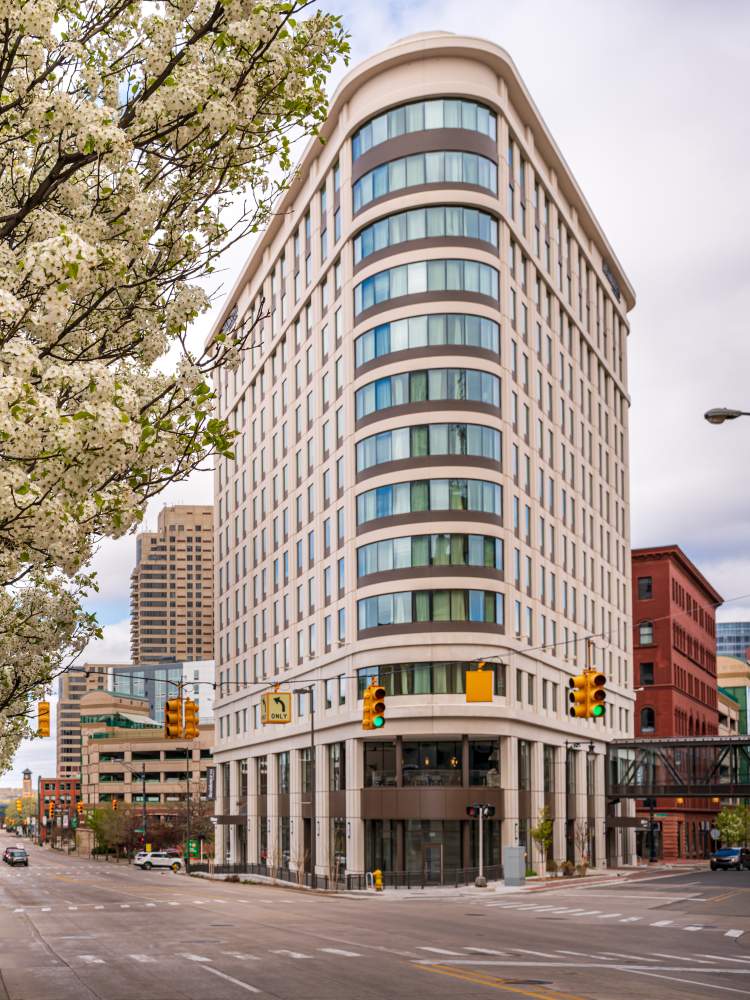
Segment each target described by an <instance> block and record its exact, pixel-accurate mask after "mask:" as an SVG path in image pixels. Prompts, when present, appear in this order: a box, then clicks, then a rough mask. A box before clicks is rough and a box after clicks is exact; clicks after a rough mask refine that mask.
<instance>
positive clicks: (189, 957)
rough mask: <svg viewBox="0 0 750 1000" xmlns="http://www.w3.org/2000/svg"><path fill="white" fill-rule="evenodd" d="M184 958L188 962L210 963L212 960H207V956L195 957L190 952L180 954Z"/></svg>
mask: <svg viewBox="0 0 750 1000" xmlns="http://www.w3.org/2000/svg"><path fill="white" fill-rule="evenodd" d="M180 954H181V955H182V957H183V958H186V959H187V960H188V962H210V961H211V959H210V958H206V956H205V955H193V954H192V953H191V952H189V951H183V952H180Z"/></svg>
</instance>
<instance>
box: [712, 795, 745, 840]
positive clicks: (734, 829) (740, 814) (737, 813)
mask: <svg viewBox="0 0 750 1000" xmlns="http://www.w3.org/2000/svg"><path fill="white" fill-rule="evenodd" d="M714 822H715V824H716V827H717V828H718V830H719V833H720V834H721V842H722V844H723V845H724V846H725V847H737V846H742V847H744V846H745V845H746V844H747V843H748V841H749V840H750V807H748V806H746V805H736V806H724V808H723V809H722V810H721V812H720V813H719V814H718V816H717V817H716V819H715V821H714Z"/></svg>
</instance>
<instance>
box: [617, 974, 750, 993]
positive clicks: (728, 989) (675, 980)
mask: <svg viewBox="0 0 750 1000" xmlns="http://www.w3.org/2000/svg"><path fill="white" fill-rule="evenodd" d="M627 971H628V972H629V973H630V974H631V975H634V976H651V978H652V979H668V980H669V981H670V982H672V983H689V984H690V985H691V986H703V987H704V988H705V987H706V985H707V984H706V983H702V982H701V981H700V980H698V979H678V977H677V976H661V975H659V974H658V973H657V972H651V971H648V972H646V971H645V969H628V970H627ZM711 989H712V990H723V991H724V992H725V993H741V994H742V995H743V996H750V992H748V990H736V989H734V988H733V987H731V986H719V985H718V983H714V984H713V986H712V987H711Z"/></svg>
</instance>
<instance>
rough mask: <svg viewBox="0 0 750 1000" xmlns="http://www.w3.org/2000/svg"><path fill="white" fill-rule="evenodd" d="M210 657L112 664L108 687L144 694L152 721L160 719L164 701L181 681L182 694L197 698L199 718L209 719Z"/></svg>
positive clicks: (211, 688)
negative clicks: (181, 661)
mask: <svg viewBox="0 0 750 1000" xmlns="http://www.w3.org/2000/svg"><path fill="white" fill-rule="evenodd" d="M213 680H214V662H213V660H200V661H196V662H190V663H173V662H172V661H167V662H164V663H141V664H130V663H128V664H121V665H116V666H113V667H112V688H111V689H112V691H113V692H114V693H115V694H123V695H129V696H131V697H135V698H147V699H148V704H149V714H150V716H151V718H152V719H154V721H156V722H164V705H165V702H166V701H167V699H168V698H175V697H176V696H177V693H178V688H177V685H178V684H179V683H180V682H181V683H182V684H183V692H184V694H185V696H186V697H189V698H191V699H192V700H193V701H197V702H198V708H199V715H200V718H201V720H204V721H205V722H209V721H212V720H213V700H214V692H213V686H212V685H213Z"/></svg>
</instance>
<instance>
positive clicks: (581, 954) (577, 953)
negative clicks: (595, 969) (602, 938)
mask: <svg viewBox="0 0 750 1000" xmlns="http://www.w3.org/2000/svg"><path fill="white" fill-rule="evenodd" d="M557 954H558V955H575V956H576V957H577V958H590V956H589V955H587V954H586V952H585V951H564V950H563V949H562V948H558V951H557Z"/></svg>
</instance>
